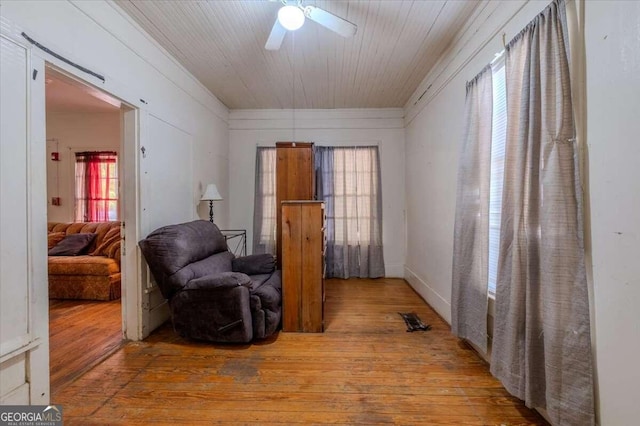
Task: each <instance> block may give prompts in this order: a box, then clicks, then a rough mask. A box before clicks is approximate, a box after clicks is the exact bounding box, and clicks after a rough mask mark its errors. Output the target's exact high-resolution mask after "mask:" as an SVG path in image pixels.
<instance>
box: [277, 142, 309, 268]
mask: <svg viewBox="0 0 640 426" xmlns="http://www.w3.org/2000/svg"><path fill="white" fill-rule="evenodd" d="M314 196H315V165H314V161H313V143H311V142H277V143H276V212H277V218H276V261H277V263H278V267H281V266H282V202H283V201H289V200H313V199H314Z"/></svg>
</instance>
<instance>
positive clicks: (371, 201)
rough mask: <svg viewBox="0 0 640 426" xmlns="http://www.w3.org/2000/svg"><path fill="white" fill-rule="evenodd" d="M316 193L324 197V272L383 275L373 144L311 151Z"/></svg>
mask: <svg viewBox="0 0 640 426" xmlns="http://www.w3.org/2000/svg"><path fill="white" fill-rule="evenodd" d="M315 161H316V170H317V172H316V176H317V179H316V184H317V188H318V189H317V191H316V192H317V198H318V199H322V200H323V201H324V202H325V215H326V224H325V226H326V231H325V235H326V239H327V251H326V256H325V262H326V265H327V277H339V278H349V277H361V278H365V277H368V278H378V277H383V276H384V273H385V272H384V257H383V253H382V193H381V189H380V186H381V185H380V182H381V176H380V159H379V155H378V147H377V146H355V147H324V146H318V147H316V151H315Z"/></svg>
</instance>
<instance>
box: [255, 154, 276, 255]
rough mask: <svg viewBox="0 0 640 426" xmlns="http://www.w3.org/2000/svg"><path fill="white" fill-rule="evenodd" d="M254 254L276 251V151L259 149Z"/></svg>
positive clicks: (273, 252) (257, 157) (257, 155)
mask: <svg viewBox="0 0 640 426" xmlns="http://www.w3.org/2000/svg"><path fill="white" fill-rule="evenodd" d="M254 209H255V212H254V227H253V229H254V233H255V235H254V236H253V253H254V254H256V253H272V254H275V249H276V246H275V245H276V219H277V217H276V214H277V211H276V149H275V148H271V147H269V148H266V147H258V150H257V154H256V188H255V202H254Z"/></svg>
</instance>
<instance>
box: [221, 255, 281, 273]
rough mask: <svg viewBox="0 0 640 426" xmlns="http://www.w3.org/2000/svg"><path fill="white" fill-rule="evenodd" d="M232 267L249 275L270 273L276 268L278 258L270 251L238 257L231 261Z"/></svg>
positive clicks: (235, 270)
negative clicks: (269, 252)
mask: <svg viewBox="0 0 640 426" xmlns="http://www.w3.org/2000/svg"><path fill="white" fill-rule="evenodd" d="M231 269H232V270H233V271H234V272H242V273H245V274H247V275H260V274H270V273H271V272H273V271H275V269H276V259H275V257H273V255H272V254H268V253H264V254H252V255H249V256H244V257H236V258H235V259H233V260H232V261H231Z"/></svg>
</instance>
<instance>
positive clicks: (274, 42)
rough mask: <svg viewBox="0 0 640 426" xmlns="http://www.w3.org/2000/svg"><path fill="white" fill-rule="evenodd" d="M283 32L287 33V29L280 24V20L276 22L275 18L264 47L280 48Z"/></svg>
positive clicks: (270, 48)
mask: <svg viewBox="0 0 640 426" xmlns="http://www.w3.org/2000/svg"><path fill="white" fill-rule="evenodd" d="M285 34H287V30H286V29H285V28H284V27H283V26H282V25H280V22H278V20H277V19H276V22H274V24H273V28H272V29H271V34H269V38H268V39H267V42H266V43H265V45H264V48H265V49H267V50H278V49H280V46H282V41H283V40H284V36H285Z"/></svg>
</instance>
